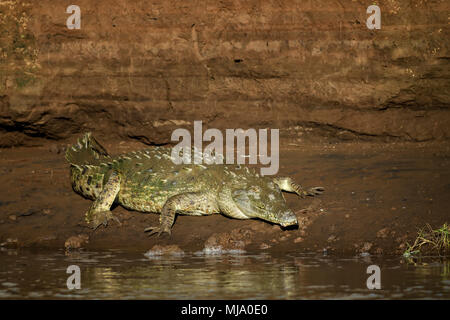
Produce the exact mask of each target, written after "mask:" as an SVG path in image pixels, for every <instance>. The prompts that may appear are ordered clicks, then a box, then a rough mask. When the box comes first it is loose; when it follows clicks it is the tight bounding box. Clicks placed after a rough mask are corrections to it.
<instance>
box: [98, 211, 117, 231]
mask: <svg viewBox="0 0 450 320" xmlns="http://www.w3.org/2000/svg"><path fill="white" fill-rule="evenodd" d="M110 220H114V221H115V222H117V223H118V224H119V226H121V225H122V223H121V222H120V220H119V219H118V218H117V217H116V216H115V215H113V214H112V212H111V211H100V212H96V213H95V214H94V216H93V218H92V221H91V223H90V224H91V227H92V229H94V230H97V228H98V227H100V226H101V225H104V226H105V227H106V226H107V225H108V221H110Z"/></svg>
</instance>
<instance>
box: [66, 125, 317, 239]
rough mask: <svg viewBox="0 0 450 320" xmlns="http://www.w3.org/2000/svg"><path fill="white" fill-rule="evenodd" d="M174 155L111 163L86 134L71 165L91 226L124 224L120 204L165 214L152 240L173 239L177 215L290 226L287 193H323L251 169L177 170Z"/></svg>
mask: <svg viewBox="0 0 450 320" xmlns="http://www.w3.org/2000/svg"><path fill="white" fill-rule="evenodd" d="M170 155H171V149H170V148H164V147H154V148H149V149H144V150H141V151H133V152H129V153H125V154H122V155H119V156H115V157H110V156H109V155H108V154H107V152H106V150H105V149H104V148H103V147H102V146H101V145H100V144H99V143H98V142H97V141H96V140H95V139H94V138H93V137H92V136H91V135H90V134H89V133H87V134H85V135H84V136H83V137H82V138H81V139H79V140H78V143H77V144H75V145H73V146H72V147H69V148H68V149H67V152H66V159H67V160H68V161H69V162H70V164H71V180H72V187H73V189H74V190H75V191H76V192H77V193H79V194H81V195H82V196H84V197H86V198H89V199H92V200H94V202H93V204H92V206H91V208H90V209H89V210H88V212H87V213H86V216H85V217H86V222H87V223H88V224H90V225H91V226H92V227H93V228H94V229H95V228H97V227H98V226H100V225H102V224H103V225H105V226H106V225H107V224H108V221H109V220H115V221H117V222H119V220H118V219H117V218H116V217H114V215H113V214H112V213H111V211H110V208H111V206H112V205H113V203H114V202H116V203H118V204H120V205H122V206H123V207H125V208H126V209H130V210H136V211H141V212H154V213H160V225H159V226H155V227H149V228H146V229H145V231H146V232H148V231H149V232H150V235H152V234H158V235H160V234H161V233H168V234H170V233H171V227H172V225H173V222H174V219H175V215H176V214H184V215H196V216H200V215H211V214H214V213H221V214H224V215H226V216H229V217H232V218H236V219H251V218H259V219H262V220H265V221H269V222H272V223H276V224H280V225H281V226H290V225H296V224H297V217H296V216H295V214H294V213H293V212H292V211H291V210H290V209H289V208H288V207H287V205H286V202H285V200H284V197H283V195H282V192H281V191H287V192H295V193H297V194H298V195H299V196H302V197H303V196H306V195H309V196H314V195H318V194H320V193H322V192H323V188H321V187H315V188H310V189H307V190H304V189H303V188H302V187H301V186H299V185H297V184H295V183H294V182H293V181H292V179H291V178H289V177H285V178H283V177H282V178H280V177H277V178H272V177H267V176H264V177H262V176H260V175H259V174H258V173H257V172H256V171H255V170H254V169H249V168H248V167H246V166H240V165H217V164H215V165H196V164H189V165H185V164H181V165H176V164H174V163H173V162H172V160H171V157H170ZM119 223H120V222H119Z"/></svg>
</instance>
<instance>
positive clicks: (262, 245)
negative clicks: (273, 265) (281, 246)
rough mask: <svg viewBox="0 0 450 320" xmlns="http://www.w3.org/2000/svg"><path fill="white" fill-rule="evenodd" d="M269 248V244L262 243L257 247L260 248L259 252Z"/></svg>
mask: <svg viewBox="0 0 450 320" xmlns="http://www.w3.org/2000/svg"><path fill="white" fill-rule="evenodd" d="M270 247H271V246H270V245H269V244H267V243H265V242H263V243H261V244H260V245H259V248H260V249H261V250H265V249H269V248H270Z"/></svg>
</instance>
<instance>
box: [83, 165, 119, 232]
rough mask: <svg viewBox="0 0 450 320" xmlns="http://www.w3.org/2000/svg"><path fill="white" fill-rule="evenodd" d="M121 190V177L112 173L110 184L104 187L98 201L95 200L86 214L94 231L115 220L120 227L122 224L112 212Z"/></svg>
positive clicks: (87, 220)
mask: <svg viewBox="0 0 450 320" xmlns="http://www.w3.org/2000/svg"><path fill="white" fill-rule="evenodd" d="M119 190H120V176H119V175H118V174H117V172H113V173H111V176H110V177H109V179H108V182H107V183H106V184H105V186H104V187H103V190H102V191H101V192H100V194H99V195H98V197H97V199H95V201H94V203H93V204H92V206H91V207H90V208H89V210H88V211H87V212H86V217H85V219H86V222H87V223H88V224H89V225H90V226H91V227H92V228H93V229H94V230H95V229H97V228H98V227H99V226H100V225H102V224H103V225H104V226H105V227H106V226H107V225H108V221H109V220H114V221H116V222H117V223H118V224H119V225H120V224H121V223H120V221H119V219H117V217H115V216H114V215H113V214H112V212H111V211H110V209H111V206H112V205H113V203H114V200H115V199H116V196H117V194H118V193H119Z"/></svg>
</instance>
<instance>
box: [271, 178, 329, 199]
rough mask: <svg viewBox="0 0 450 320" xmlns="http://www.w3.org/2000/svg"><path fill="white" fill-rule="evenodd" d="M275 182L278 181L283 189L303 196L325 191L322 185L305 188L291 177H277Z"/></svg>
mask: <svg viewBox="0 0 450 320" xmlns="http://www.w3.org/2000/svg"><path fill="white" fill-rule="evenodd" d="M273 182H274V183H276V184H277V185H278V187H279V188H280V189H281V190H282V191H287V192H294V193H296V194H298V195H299V196H300V197H302V198H304V197H306V196H313V197H314V196H317V195H319V194H322V193H323V192H324V191H325V189H324V188H322V187H312V188H308V189H303V187H302V186H300V185H298V184H296V183H295V182H294V181H293V180H292V179H291V178H290V177H277V178H274V179H273Z"/></svg>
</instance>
